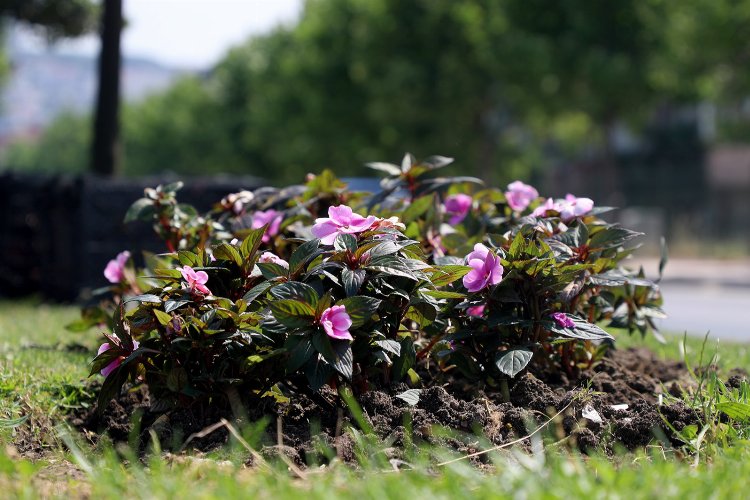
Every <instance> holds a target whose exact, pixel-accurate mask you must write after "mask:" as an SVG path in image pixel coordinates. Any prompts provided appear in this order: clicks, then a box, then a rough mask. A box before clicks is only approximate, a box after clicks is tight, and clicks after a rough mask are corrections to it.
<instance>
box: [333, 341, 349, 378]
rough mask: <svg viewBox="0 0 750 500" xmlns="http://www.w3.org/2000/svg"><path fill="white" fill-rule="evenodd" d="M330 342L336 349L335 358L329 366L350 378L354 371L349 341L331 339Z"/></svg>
mask: <svg viewBox="0 0 750 500" xmlns="http://www.w3.org/2000/svg"><path fill="white" fill-rule="evenodd" d="M331 343H332V344H333V348H334V350H335V351H336V360H335V361H333V362H332V363H331V366H333V368H334V369H335V370H336V371H337V372H339V373H340V374H341V375H343V376H344V378H346V379H347V380H351V379H352V373H353V371H354V354H353V353H352V346H351V343H350V342H349V341H348V340H332V341H331Z"/></svg>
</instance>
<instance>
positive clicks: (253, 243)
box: [240, 225, 268, 259]
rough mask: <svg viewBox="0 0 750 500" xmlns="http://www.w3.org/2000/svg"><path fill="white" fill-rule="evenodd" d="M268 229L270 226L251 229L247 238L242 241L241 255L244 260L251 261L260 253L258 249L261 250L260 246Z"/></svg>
mask: <svg viewBox="0 0 750 500" xmlns="http://www.w3.org/2000/svg"><path fill="white" fill-rule="evenodd" d="M267 227H268V225H265V226H263V227H260V228H257V229H251V230H250V232H249V233H248V235H247V237H246V238H245V239H244V240H242V245H240V254H241V255H242V257H243V258H244V259H249V258H250V257H252V256H253V255H255V252H257V251H258V248H260V244H261V243H262V241H263V234H265V232H266V228H267Z"/></svg>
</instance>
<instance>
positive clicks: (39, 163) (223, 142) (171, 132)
mask: <svg viewBox="0 0 750 500" xmlns="http://www.w3.org/2000/svg"><path fill="white" fill-rule="evenodd" d="M665 19H669V22H668V23H665V22H664V20H665ZM748 22H750V2H747V1H740V2H734V1H730V0H718V1H708V0H690V1H687V2H679V3H676V2H667V1H665V0H650V1H648V2H638V1H635V0H617V1H614V2H607V3H601V2H596V1H592V0H578V1H574V2H563V3H560V2H557V3H551V4H550V3H549V2H540V1H537V0H534V1H531V2H528V1H523V2H522V1H518V0H464V1H461V2H455V1H448V0H435V1H420V0H409V1H403V0H366V1H365V0H309V1H308V2H306V4H305V7H304V11H303V14H302V16H301V18H300V20H299V22H298V23H297V24H295V25H292V26H286V27H279V28H277V29H276V30H274V31H273V32H271V33H269V34H267V35H263V36H258V37H254V38H251V39H250V40H248V41H247V42H246V43H244V44H242V45H240V46H238V47H235V48H234V49H232V50H231V51H230V52H229V53H228V54H227V55H226V56H225V57H224V58H223V59H222V60H221V61H220V62H219V63H218V64H217V65H216V67H214V68H213V69H212V70H211V71H210V72H209V73H208V74H206V75H204V76H200V77H195V76H190V77H186V78H185V79H184V80H182V81H179V82H178V83H176V84H175V86H174V87H172V88H170V89H168V90H167V91H165V92H163V93H162V94H159V95H155V96H153V97H151V98H149V99H146V100H145V101H143V102H141V103H137V104H133V105H130V106H129V107H128V108H127V109H126V111H125V116H124V121H125V123H124V134H123V135H124V148H123V152H124V164H125V171H126V173H127V174H130V175H135V174H144V173H153V172H158V171H163V170H173V171H175V172H178V173H181V174H195V173H206V172H218V171H224V172H242V173H252V174H258V175H262V176H265V177H267V178H269V179H270V180H271V181H273V182H274V183H276V184H281V183H289V182H299V180H301V178H302V177H303V176H304V174H305V173H306V172H308V171H311V170H312V171H315V170H317V169H319V168H321V167H331V168H332V169H333V170H334V171H335V172H337V173H339V174H347V175H353V174H360V173H362V171H361V170H360V169H361V167H360V166H361V165H362V163H363V162H364V161H366V160H367V159H370V158H395V157H397V156H398V155H399V154H400V153H401V151H403V149H404V148H407V147H408V148H409V149H411V150H412V151H414V153H415V154H416V155H417V156H423V155H426V154H428V153H429V152H430V151H436V150H439V151H441V152H443V153H444V154H446V155H449V156H453V157H456V158H461V159H462V164H461V165H460V168H461V169H462V170H463V171H464V172H465V171H469V172H472V173H474V174H478V173H480V172H481V173H482V176H483V177H484V178H485V179H487V180H488V181H489V182H496V181H498V182H504V181H507V180H510V179H511V178H515V177H521V176H523V177H525V178H529V174H530V171H531V170H532V167H531V165H535V167H534V168H537V169H541V168H544V167H545V164H544V162H543V161H540V160H542V159H543V158H546V159H548V160H549V159H552V160H554V159H560V158H565V157H570V156H574V155H575V156H580V155H582V154H588V155H591V154H594V155H595V156H598V157H600V159H601V169H602V172H603V173H602V179H603V180H602V184H603V186H602V187H603V188H605V189H606V188H607V182H611V180H612V179H613V178H614V176H615V175H616V172H615V170H614V167H613V161H612V145H611V140H612V127H613V126H614V125H615V123H617V122H618V121H627V122H629V123H631V124H633V125H636V126H639V125H644V124H646V123H647V122H648V119H649V117H650V116H651V115H652V114H653V111H654V109H656V106H657V105H658V106H659V107H660V108H663V107H664V106H673V105H677V104H679V103H686V102H687V103H690V102H700V101H701V100H704V99H710V100H713V101H716V102H723V103H734V102H737V101H738V100H739V99H741V98H742V97H744V95H745V94H746V89H747V75H746V71H745V70H744V67H745V65H743V64H742V61H743V60H744V59H745V58H746V55H745V54H746V53H747V52H748V51H747V45H748V42H747V41H746V40H743V39H741V34H742V33H743V32H747V30H746V27H747V24H748ZM207 123H210V124H211V125H210V126H206V124H207ZM87 127H88V118H84V117H80V118H77V119H73V118H71V117H70V116H64V117H61V118H60V120H59V122H58V123H57V124H55V125H53V126H52V127H51V128H50V130H49V132H48V133H47V134H46V136H45V137H44V138H43V139H42V140H41V142H40V143H38V144H36V145H29V144H20V145H17V146H16V147H14V148H12V149H11V151H10V152H9V153H8V155H7V158H6V163H7V164H8V165H12V166H15V167H20V168H45V167H46V168H49V166H50V165H53V166H54V168H59V169H61V170H65V171H80V170H82V169H83V168H84V165H85V162H81V161H79V160H78V158H79V157H85V152H86V141H87V134H86V133H83V132H82V131H81V129H85V128H87ZM735 135H736V134H735ZM56 144H65V145H66V146H65V151H66V153H65V155H64V156H63V157H62V158H60V159H59V160H58V161H55V159H56V158H50V155H51V154H56V153H55V152H50V151H49V150H50V149H52V146H54V145H56ZM75 151H80V153H76V152H75Z"/></svg>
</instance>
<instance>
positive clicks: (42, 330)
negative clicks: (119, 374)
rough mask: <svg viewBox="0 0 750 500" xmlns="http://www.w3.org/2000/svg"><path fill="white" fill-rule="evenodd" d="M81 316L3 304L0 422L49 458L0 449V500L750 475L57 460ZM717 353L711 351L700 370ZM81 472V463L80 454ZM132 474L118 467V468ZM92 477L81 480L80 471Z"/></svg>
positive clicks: (417, 459) (88, 346) (615, 486)
mask: <svg viewBox="0 0 750 500" xmlns="http://www.w3.org/2000/svg"><path fill="white" fill-rule="evenodd" d="M77 316H78V311H77V309H76V308H75V307H70V306H50V305H39V304H35V303H32V302H20V303H16V302H13V303H11V302H2V303H0V332H2V336H1V337H0V419H13V418H19V417H23V416H25V415H30V416H31V424H32V425H31V426H30V428H31V431H32V432H36V433H39V434H41V436H37V437H41V438H42V440H43V441H44V439H46V442H47V446H48V450H49V451H50V452H51V453H49V454H48V455H47V457H46V458H45V459H44V460H42V461H37V462H31V461H29V460H27V459H22V458H20V457H19V456H17V455H16V454H15V452H14V451H13V449H12V448H7V449H5V450H4V446H0V491H3V496H5V497H10V498H14V497H32V498H33V497H37V496H45V497H52V498H54V497H61V498H71V497H73V498H75V497H88V496H91V497H105V496H118V497H126V498H182V497H186V498H187V497H189V498H235V497H249V496H255V495H258V496H261V497H264V498H299V497H300V496H302V495H304V496H305V497H306V498H310V499H315V498H325V499H327V500H328V499H331V498H337V497H355V496H356V497H361V498H363V499H364V498H378V499H380V498H410V497H411V498H427V497H434V498H460V497H464V496H466V495H471V496H476V497H524V498H579V497H584V496H585V497H587V498H605V497H610V496H611V495H612V494H614V493H616V492H619V493H622V494H627V495H628V496H636V497H656V496H658V497H660V498H668V497H691V498H703V497H714V498H721V497H732V496H736V495H737V493H738V492H740V491H742V489H743V488H744V487H745V482H746V478H747V477H748V475H750V447H749V446H747V444H745V443H744V442H736V443H734V446H732V447H726V448H720V449H719V450H718V452H717V453H715V454H714V455H712V456H711V457H710V459H709V460H707V461H705V462H701V463H700V464H699V465H698V466H697V467H692V466H691V461H689V460H684V459H682V458H680V454H679V453H678V452H676V451H675V450H667V449H662V448H659V447H657V448H651V449H650V452H651V453H652V454H651V455H646V454H643V453H640V454H628V455H623V456H621V457H617V458H616V459H614V460H613V459H611V458H598V457H581V456H578V455H576V454H573V455H571V454H569V453H561V452H559V451H555V450H556V448H555V447H548V448H547V449H546V451H544V452H539V451H537V453H536V454H531V455H528V454H521V453H520V452H517V451H503V452H498V453H495V454H494V455H493V456H492V463H493V464H494V466H493V468H492V470H491V471H488V470H484V471H481V470H479V469H477V468H476V467H474V466H472V465H470V464H469V463H468V461H462V462H458V463H455V464H452V465H450V466H446V467H438V468H436V467H435V466H434V463H435V462H434V461H433V462H430V457H438V456H439V457H442V458H446V456H447V455H446V454H447V452H446V451H445V450H438V449H424V450H422V451H421V452H419V453H415V454H414V456H413V457H411V459H410V460H411V461H410V463H409V465H408V466H407V467H412V470H401V471H400V472H396V471H394V470H393V467H392V466H391V465H390V463H389V462H388V461H387V460H384V461H375V462H372V463H371V465H369V466H366V467H364V468H363V469H359V470H356V469H352V468H350V467H348V466H345V465H343V464H341V463H338V462H336V461H334V462H333V463H332V464H330V465H329V466H327V467H326V468H324V469H317V468H311V469H308V470H307V471H305V472H304V474H303V477H295V476H294V475H292V474H290V472H289V471H288V469H287V467H286V466H285V465H284V464H283V463H280V462H278V463H277V461H274V460H270V462H269V463H270V465H271V467H270V468H269V469H267V470H260V469H257V468H248V467H246V466H244V465H243V464H244V463H245V462H246V461H247V460H248V459H249V456H250V455H249V452H248V451H247V450H245V449H243V448H242V447H239V446H238V444H237V442H236V441H233V443H232V444H230V447H229V448H228V449H222V450H220V451H218V452H215V453H211V454H208V455H197V456H196V455H177V456H175V455H154V456H152V457H151V458H147V461H146V462H145V463H141V462H140V461H139V460H138V459H137V457H135V456H133V455H132V452H131V451H129V450H127V449H118V451H114V450H112V449H109V450H106V449H105V451H104V452H102V451H97V449H92V448H90V447H89V446H87V445H84V444H80V445H76V444H75V442H73V444H72V446H73V448H72V449H73V450H74V452H75V453H73V454H70V453H69V452H66V451H64V450H65V448H63V447H62V446H61V443H60V442H59V438H58V436H57V431H56V430H55V426H56V425H59V424H60V423H61V422H62V421H63V415H64V414H65V413H67V412H68V411H70V409H71V408H73V407H76V406H79V405H81V404H88V401H90V399H91V398H92V395H91V394H88V393H87V389H86V385H85V381H86V377H87V375H88V363H89V361H90V360H91V357H92V355H93V352H94V349H95V348H96V345H97V343H98V341H97V336H98V333H97V332H96V331H91V332H86V333H83V334H80V333H70V332H67V331H66V330H65V329H64V325H65V324H66V323H68V322H70V321H72V320H74V319H76V318H77ZM615 333H616V334H617V339H618V340H617V345H618V348H620V349H624V348H627V347H636V346H646V347H648V348H649V349H651V350H653V351H655V352H656V353H657V354H659V355H660V356H662V357H665V358H671V359H681V358H682V352H683V348H682V344H683V338H682V336H679V335H667V343H666V344H659V343H658V342H656V341H655V340H654V339H653V338H652V337H647V338H646V339H642V338H641V337H640V335H634V336H628V335H627V333H625V332H615ZM702 346H703V339H702V338H695V337H689V338H687V341H686V351H687V357H688V359H689V361H690V363H691V365H693V366H695V365H697V364H698V359H699V357H700V352H701V349H702ZM716 349H717V343H716V341H712V340H711V339H710V338H709V340H708V342H707V343H706V347H705V352H704V363H705V362H707V361H708V360H709V359H710V358H711V356H712V355H713V354H714V353H715V352H716ZM718 352H719V358H718V359H719V362H720V365H721V368H722V369H724V370H727V369H729V368H733V367H748V366H750V346H748V345H745V344H729V343H722V344H721V345H719V346H718ZM13 432H15V431H14V429H13V428H3V429H0V442H4V443H6V444H7V443H9V442H10V438H12V436H13ZM76 454H77V456H78V461H79V463H78V464H76V463H75V462H76V458H75V456H76ZM126 462H127V463H128V465H125V463H126ZM84 464H85V465H90V467H91V472H90V473H89V474H86V473H84V472H83V469H84V468H85V467H83V468H82V465H84Z"/></svg>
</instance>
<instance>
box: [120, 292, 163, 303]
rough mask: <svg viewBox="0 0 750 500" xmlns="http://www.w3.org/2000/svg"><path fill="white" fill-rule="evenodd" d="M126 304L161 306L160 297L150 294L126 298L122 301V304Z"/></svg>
mask: <svg viewBox="0 0 750 500" xmlns="http://www.w3.org/2000/svg"><path fill="white" fill-rule="evenodd" d="M128 302H153V303H157V304H161V297H159V296H158V295H154V294H152V293H144V294H142V295H134V296H133V297H128V298H127V299H125V300H124V301H123V303H126V304H127V303H128Z"/></svg>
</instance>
